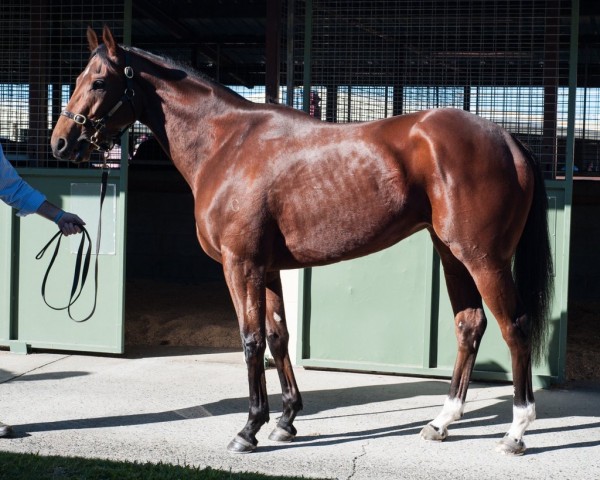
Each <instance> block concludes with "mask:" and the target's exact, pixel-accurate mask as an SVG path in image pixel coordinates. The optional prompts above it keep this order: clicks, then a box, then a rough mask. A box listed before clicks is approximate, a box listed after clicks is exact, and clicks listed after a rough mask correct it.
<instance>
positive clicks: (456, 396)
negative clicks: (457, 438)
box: [421, 234, 487, 441]
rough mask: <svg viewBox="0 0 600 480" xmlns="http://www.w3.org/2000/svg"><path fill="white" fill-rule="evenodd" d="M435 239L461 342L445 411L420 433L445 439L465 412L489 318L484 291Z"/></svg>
mask: <svg viewBox="0 0 600 480" xmlns="http://www.w3.org/2000/svg"><path fill="white" fill-rule="evenodd" d="M432 239H433V242H434V245H435V246H436V248H437V250H438V253H439V254H440V258H441V260H442V265H443V268H444V275H445V278H446V285H447V290H448V295H449V297H450V302H451V304H452V309H453V311H454V328H455V334H456V339H457V342H458V354H457V357H456V363H455V365H454V371H453V374H452V380H451V382H450V391H449V393H448V396H447V397H446V401H445V402H444V406H443V408H442V411H441V412H440V414H439V415H438V416H437V417H436V418H435V419H434V420H432V421H431V422H430V423H429V424H427V425H426V426H425V427H424V428H423V430H422V431H421V437H422V438H424V439H425V440H431V441H442V440H445V439H446V437H447V436H448V426H449V425H450V424H451V423H452V422H454V421H456V420H459V419H460V418H461V417H462V415H463V410H464V405H465V400H466V396H467V390H468V388H469V382H470V380H471V373H472V371H473V367H474V365H475V359H476V357H477V352H478V350H479V345H480V343H481V338H482V337H483V334H484V332H485V329H486V325H487V320H486V318H485V314H484V311H483V305H482V302H481V295H480V294H479V292H478V290H477V287H476V285H475V282H474V281H473V278H472V277H471V274H470V273H469V272H468V270H467V269H466V268H465V266H464V265H463V264H462V263H461V262H460V261H459V260H458V259H457V258H456V257H455V256H454V255H453V254H452V253H451V252H450V250H449V249H448V247H446V245H444V244H443V243H442V242H440V241H439V239H438V238H437V237H436V236H435V235H434V234H432Z"/></svg>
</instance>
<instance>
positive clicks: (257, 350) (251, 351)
mask: <svg viewBox="0 0 600 480" xmlns="http://www.w3.org/2000/svg"><path fill="white" fill-rule="evenodd" d="M242 345H243V347H244V356H245V358H246V363H250V362H251V361H252V359H255V358H258V356H259V355H261V354H264V353H265V349H266V343H265V339H264V337H263V336H262V335H260V334H256V333H254V332H252V333H247V334H242Z"/></svg>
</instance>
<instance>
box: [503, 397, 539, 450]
mask: <svg viewBox="0 0 600 480" xmlns="http://www.w3.org/2000/svg"><path fill="white" fill-rule="evenodd" d="M534 420H535V403H528V404H527V405H526V406H525V407H517V406H514V407H513V423H512V425H511V426H510V430H509V431H508V434H507V435H508V436H509V437H510V438H513V439H515V440H517V441H519V440H521V439H522V438H523V434H524V433H525V430H527V427H528V426H529V425H531V423H532V422H533V421H534Z"/></svg>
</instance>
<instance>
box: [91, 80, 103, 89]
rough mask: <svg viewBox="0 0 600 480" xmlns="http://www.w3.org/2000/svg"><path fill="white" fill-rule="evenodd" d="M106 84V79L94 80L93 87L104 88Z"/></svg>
mask: <svg viewBox="0 0 600 480" xmlns="http://www.w3.org/2000/svg"><path fill="white" fill-rule="evenodd" d="M104 86H105V83H104V80H94V83H93V84H92V89H94V90H102V89H104Z"/></svg>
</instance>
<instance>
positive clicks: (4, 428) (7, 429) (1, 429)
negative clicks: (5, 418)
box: [0, 422, 13, 438]
mask: <svg viewBox="0 0 600 480" xmlns="http://www.w3.org/2000/svg"><path fill="white" fill-rule="evenodd" d="M12 433H13V429H12V427H11V426H10V425H6V424H4V423H2V422H0V438H2V437H10V436H11V435H12Z"/></svg>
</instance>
